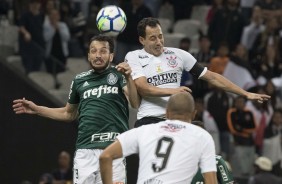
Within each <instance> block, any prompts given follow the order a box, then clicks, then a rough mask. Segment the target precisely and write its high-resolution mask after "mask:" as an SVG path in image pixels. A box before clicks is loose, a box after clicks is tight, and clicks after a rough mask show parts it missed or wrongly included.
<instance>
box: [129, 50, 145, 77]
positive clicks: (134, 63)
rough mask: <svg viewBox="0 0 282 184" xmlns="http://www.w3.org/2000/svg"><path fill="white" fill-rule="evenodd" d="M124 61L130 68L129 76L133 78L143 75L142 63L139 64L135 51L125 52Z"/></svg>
mask: <svg viewBox="0 0 282 184" xmlns="http://www.w3.org/2000/svg"><path fill="white" fill-rule="evenodd" d="M125 61H126V62H127V63H128V64H129V66H130V67H131V70H132V73H131V76H132V78H133V80H135V79H137V78H139V77H143V76H145V74H144V72H143V68H142V65H141V64H140V62H139V58H138V56H137V54H136V53H134V52H129V53H127V54H126V56H125Z"/></svg>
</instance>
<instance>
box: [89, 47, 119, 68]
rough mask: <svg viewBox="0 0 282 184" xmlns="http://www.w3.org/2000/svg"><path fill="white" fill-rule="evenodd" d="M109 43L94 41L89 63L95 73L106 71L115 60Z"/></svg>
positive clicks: (90, 50)
mask: <svg viewBox="0 0 282 184" xmlns="http://www.w3.org/2000/svg"><path fill="white" fill-rule="evenodd" d="M113 56H114V55H113V53H110V46H109V43H108V42H104V41H92V43H91V44H90V48H89V53H88V61H89V63H90V65H91V67H92V68H93V69H94V70H95V71H104V70H105V69H106V68H107V67H108V66H109V65H110V63H111V62H112V60H113Z"/></svg>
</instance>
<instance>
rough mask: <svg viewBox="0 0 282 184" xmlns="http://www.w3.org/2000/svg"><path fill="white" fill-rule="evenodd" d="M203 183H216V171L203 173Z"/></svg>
mask: <svg viewBox="0 0 282 184" xmlns="http://www.w3.org/2000/svg"><path fill="white" fill-rule="evenodd" d="M203 176H204V179H205V184H217V179H216V172H206V173H203Z"/></svg>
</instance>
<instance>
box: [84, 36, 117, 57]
mask: <svg viewBox="0 0 282 184" xmlns="http://www.w3.org/2000/svg"><path fill="white" fill-rule="evenodd" d="M93 41H100V42H108V43H109V46H110V53H114V48H115V44H114V39H113V37H111V36H107V35H104V34H99V35H96V36H93V37H92V38H91V39H90V41H89V44H88V45H89V47H90V45H91V43H92V42H93Z"/></svg>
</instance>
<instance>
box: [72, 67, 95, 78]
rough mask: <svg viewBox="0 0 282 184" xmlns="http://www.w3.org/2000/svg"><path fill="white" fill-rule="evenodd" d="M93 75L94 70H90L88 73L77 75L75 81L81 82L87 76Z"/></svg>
mask: <svg viewBox="0 0 282 184" xmlns="http://www.w3.org/2000/svg"><path fill="white" fill-rule="evenodd" d="M92 73H93V70H92V69H91V70H88V71H84V72H81V73H79V74H77V75H76V76H75V78H74V79H75V80H79V79H83V78H86V77H87V76H89V75H91V74H92Z"/></svg>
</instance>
